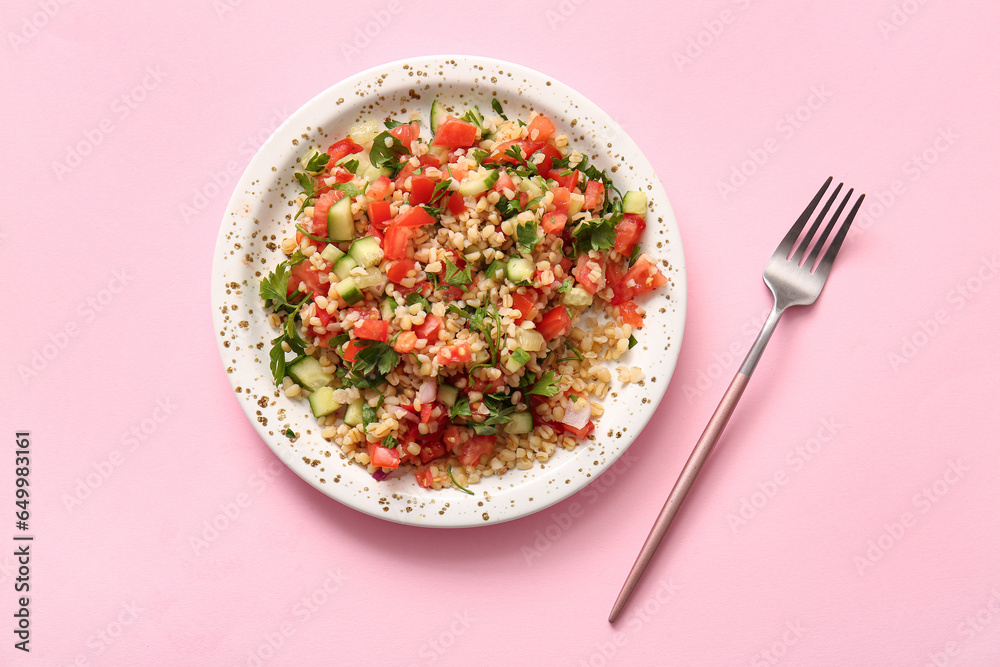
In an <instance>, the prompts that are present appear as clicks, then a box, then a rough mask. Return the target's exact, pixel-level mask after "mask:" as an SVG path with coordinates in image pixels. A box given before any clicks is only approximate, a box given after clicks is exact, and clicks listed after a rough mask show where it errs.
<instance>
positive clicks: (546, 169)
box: [532, 144, 562, 178]
mask: <svg viewBox="0 0 1000 667" xmlns="http://www.w3.org/2000/svg"><path fill="white" fill-rule="evenodd" d="M538 150H540V151H541V152H542V153H543V154H544V155H545V157H544V158H542V161H541V162H539V163H538V164H536V165H535V168H536V169H538V175H539V176H541V177H542V178H549V176H550V174H551V173H552V160H554V159H556V158H561V157H562V153H560V152H559V149H558V148H556V147H555V146H553V145H552V144H545V145H544V146H542V147H541V148H540V149H538ZM536 152H537V151H536ZM535 159H537V158H534V159H532V162H534V160H535Z"/></svg>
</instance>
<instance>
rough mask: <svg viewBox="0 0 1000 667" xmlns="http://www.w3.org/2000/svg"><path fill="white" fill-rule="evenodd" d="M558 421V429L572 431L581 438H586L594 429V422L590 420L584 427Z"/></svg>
mask: <svg viewBox="0 0 1000 667" xmlns="http://www.w3.org/2000/svg"><path fill="white" fill-rule="evenodd" d="M557 423H558V424H559V425H558V426H557V427H556V430H560V431H563V432H564V433H570V434H572V435H575V436H576V437H577V438H579V439H580V440H583V439H584V438H586V437H587V436H588V435H589V434H590V432H591V431H593V430H594V422H592V421H589V420H588V421H587V425H586V426H584V427H583V428H577V427H575V426H570V425H569V424H563V423H562V422H557Z"/></svg>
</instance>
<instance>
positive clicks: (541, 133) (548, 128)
mask: <svg viewBox="0 0 1000 667" xmlns="http://www.w3.org/2000/svg"><path fill="white" fill-rule="evenodd" d="M535 130H538V134H532V133H533V132H534V131H535ZM555 133H556V126H555V123H553V122H552V120H551V119H550V118H549V117H548V116H535V117H534V118H533V119H532V120H531V122H530V123H528V137H529V138H530V139H533V140H535V141H548V139H549V137H551V136H552V135H553V134H555Z"/></svg>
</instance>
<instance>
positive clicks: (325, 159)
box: [306, 152, 330, 174]
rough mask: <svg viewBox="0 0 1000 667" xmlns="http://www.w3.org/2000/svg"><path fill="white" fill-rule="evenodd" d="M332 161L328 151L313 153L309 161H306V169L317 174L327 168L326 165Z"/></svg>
mask: <svg viewBox="0 0 1000 667" xmlns="http://www.w3.org/2000/svg"><path fill="white" fill-rule="evenodd" d="M329 163H330V155H329V154H327V153H319V152H317V153H316V155H313V156H312V157H311V158H309V162H307V163H306V171H310V172H313V173H315V174H319V173H322V172H323V171H325V170H326V165H327V164H329Z"/></svg>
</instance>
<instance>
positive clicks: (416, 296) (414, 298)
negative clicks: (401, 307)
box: [405, 292, 431, 313]
mask: <svg viewBox="0 0 1000 667" xmlns="http://www.w3.org/2000/svg"><path fill="white" fill-rule="evenodd" d="M405 303H406V305H407V306H412V305H413V304H415V303H419V304H420V306H421V307H422V308H423V309H424V312H425V313H430V312H431V302H430V301H428V300H427V299H426V298H424V296H423V295H422V294H421V293H420V292H410V293H409V294H407V295H406V301H405Z"/></svg>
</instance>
